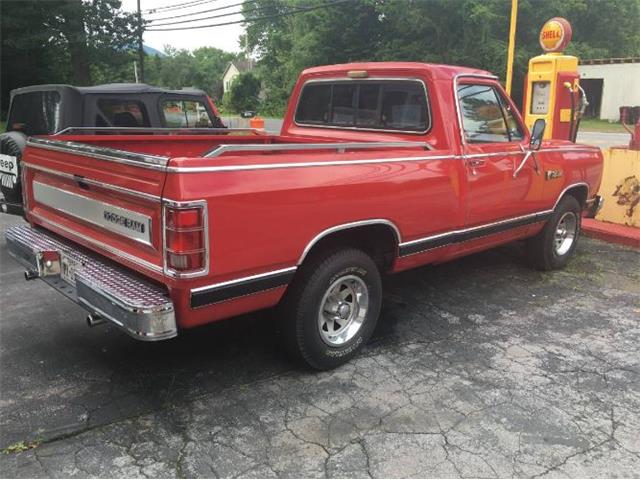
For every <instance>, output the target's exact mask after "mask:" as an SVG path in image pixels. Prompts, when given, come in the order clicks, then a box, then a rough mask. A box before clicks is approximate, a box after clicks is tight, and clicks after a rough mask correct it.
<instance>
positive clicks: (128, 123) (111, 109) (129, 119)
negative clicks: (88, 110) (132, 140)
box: [96, 98, 151, 128]
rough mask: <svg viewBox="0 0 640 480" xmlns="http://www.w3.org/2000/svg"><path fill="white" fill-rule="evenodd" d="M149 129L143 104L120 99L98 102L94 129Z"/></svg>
mask: <svg viewBox="0 0 640 480" xmlns="http://www.w3.org/2000/svg"><path fill="white" fill-rule="evenodd" d="M107 126H113V127H133V128H138V127H149V126H151V125H150V123H149V116H148V115H147V109H146V108H145V106H144V103H142V102H140V101H138V100H125V99H121V98H101V99H99V100H98V115H97V117H96V127H107Z"/></svg>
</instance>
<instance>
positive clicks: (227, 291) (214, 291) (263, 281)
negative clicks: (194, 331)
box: [189, 267, 297, 308]
mask: <svg viewBox="0 0 640 480" xmlns="http://www.w3.org/2000/svg"><path fill="white" fill-rule="evenodd" d="M296 268H297V267H290V268H283V269H281V270H275V271H272V272H266V273H262V274H259V275H252V276H250V277H245V278H240V279H237V280H232V281H229V282H221V283H218V284H214V285H208V286H206V287H200V288H195V289H193V290H191V296H190V302H189V305H190V307H191V308H200V307H205V306H207V305H213V304H216V303H220V302H225V301H227V300H233V299H236V298H240V297H245V296H247V295H253V294H256V293H261V292H266V291H268V290H272V289H274V288H278V287H284V286H286V285H288V284H289V283H290V282H291V280H292V279H293V276H294V274H295V272H296Z"/></svg>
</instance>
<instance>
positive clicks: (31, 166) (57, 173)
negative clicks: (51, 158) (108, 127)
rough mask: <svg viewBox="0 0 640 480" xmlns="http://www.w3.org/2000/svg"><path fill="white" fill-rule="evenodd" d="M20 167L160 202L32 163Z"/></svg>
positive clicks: (147, 195)
mask: <svg viewBox="0 0 640 480" xmlns="http://www.w3.org/2000/svg"><path fill="white" fill-rule="evenodd" d="M21 165H22V166H23V167H27V168H29V169H31V170H38V171H40V172H44V173H48V174H49V175H55V176H56V177H61V178H66V179H69V180H73V181H74V182H77V183H80V184H86V185H92V186H94V187H100V188H104V189H106V190H112V191H114V192H118V193H124V194H126V195H131V196H133V197H140V198H144V199H145V200H151V201H154V202H159V201H160V196H158V195H153V194H151V193H144V192H139V191H137V190H131V189H129V188H125V187H120V186H118V185H113V184H111V183H106V182H102V181H100V180H94V179H91V178H87V177H83V176H82V175H74V174H72V173H65V172H60V171H58V170H53V169H51V168H47V167H42V166H40V165H34V164H33V163H28V162H22V163H21Z"/></svg>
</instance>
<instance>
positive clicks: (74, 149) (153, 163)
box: [27, 137, 169, 171]
mask: <svg viewBox="0 0 640 480" xmlns="http://www.w3.org/2000/svg"><path fill="white" fill-rule="evenodd" d="M27 146H30V147H35V148H41V149H45V150H52V151H55V152H63V153H70V154H73V155H81V156H84V157H89V158H96V159H99V160H106V161H109V162H114V163H121V164H124V165H133V166H136V167H140V168H146V169H150V170H160V171H164V170H165V167H166V165H167V163H168V162H169V157H163V156H158V155H147V154H143V153H134V152H128V151H125V150H117V149H113V148H104V147H94V146H91V145H86V144H84V143H77V142H66V141H60V140H47V139H44V138H34V137H30V138H29V139H28V140H27Z"/></svg>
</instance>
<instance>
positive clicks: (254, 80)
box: [224, 72, 260, 113]
mask: <svg viewBox="0 0 640 480" xmlns="http://www.w3.org/2000/svg"><path fill="white" fill-rule="evenodd" d="M259 95H260V80H259V79H258V77H256V76H255V75H254V74H253V73H251V72H246V73H241V74H240V75H238V76H237V77H236V78H235V79H234V80H233V83H232V84H231V89H230V91H229V95H228V96H229V98H228V99H227V98H226V97H225V99H224V103H225V105H226V106H227V107H229V108H230V109H231V110H232V111H234V112H236V113H239V112H242V111H244V110H256V109H257V108H258V105H259V103H260V98H259Z"/></svg>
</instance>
